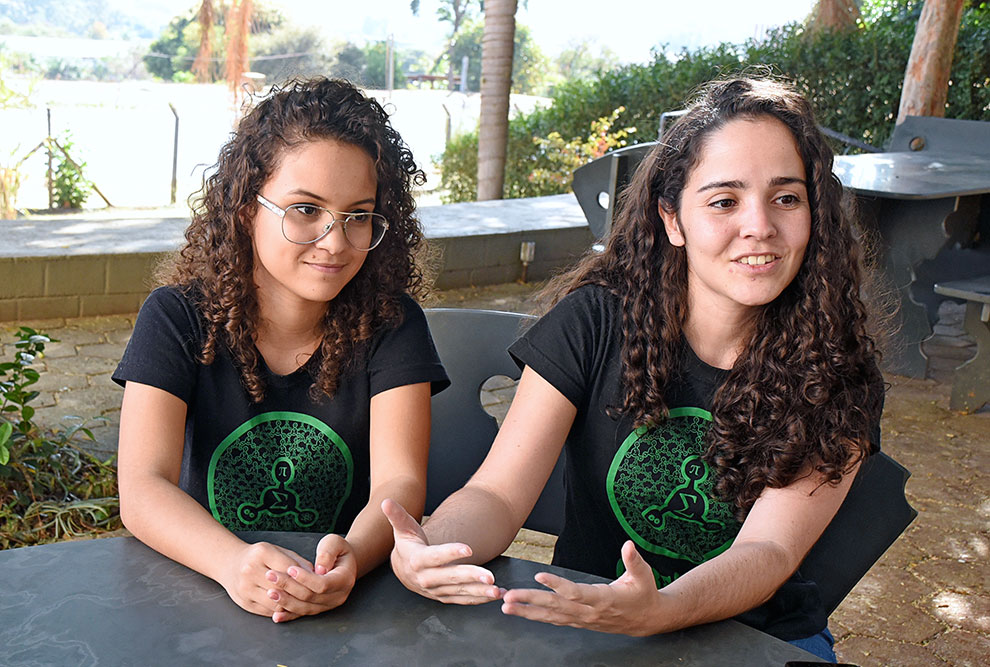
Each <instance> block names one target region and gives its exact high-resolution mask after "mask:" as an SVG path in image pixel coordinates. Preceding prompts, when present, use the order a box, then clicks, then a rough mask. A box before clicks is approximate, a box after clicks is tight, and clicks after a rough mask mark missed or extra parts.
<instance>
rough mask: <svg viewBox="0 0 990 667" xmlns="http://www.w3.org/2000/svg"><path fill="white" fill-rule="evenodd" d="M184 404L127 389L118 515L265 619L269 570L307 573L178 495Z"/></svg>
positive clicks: (301, 562) (150, 390)
mask: <svg viewBox="0 0 990 667" xmlns="http://www.w3.org/2000/svg"><path fill="white" fill-rule="evenodd" d="M185 419H186V404H185V402H183V401H182V400H181V399H179V398H177V397H176V396H173V395H172V394H169V393H168V392H166V391H163V390H161V389H158V388H155V387H151V386H148V385H144V384H140V383H137V382H128V383H127V385H126V387H125V388H124V399H123V405H122V407H121V415H120V444H119V451H118V463H117V475H118V481H119V486H120V514H121V518H122V520H123V522H124V525H126V526H127V528H128V530H130V531H131V532H132V533H133V534H134V535H135V536H136V537H137V538H138V539H140V540H141V541H142V542H144V543H145V544H147V545H148V546H150V547H151V548H152V549H154V550H156V551H158V552H159V553H161V554H163V555H165V556H168V557H169V558H171V559H172V560H175V561H178V562H179V563H182V564H183V565H185V566H187V567H189V568H192V569H193V570H196V571H197V572H199V573H201V574H203V575H205V576H207V577H210V578H211V579H213V580H214V581H216V582H218V583H220V584H221V585H222V586H223V587H224V588H225V589H226V590H227V593H228V595H230V597H231V599H233V600H234V602H236V603H237V604H238V605H240V606H241V607H243V608H244V609H246V610H248V611H251V612H253V613H256V614H262V615H266V616H268V615H271V614H273V613H274V612H275V610H276V607H277V605H276V603H275V602H274V601H272V600H271V599H270V598H269V596H268V582H267V580H266V574H267V572H268V570H270V569H280V570H285V569H287V568H290V567H292V566H298V567H303V568H312V565H311V564H309V563H308V562H307V561H306V560H305V559H303V558H301V557H300V556H298V555H297V554H294V553H293V552H291V551H289V550H287V549H281V548H280V547H276V546H274V545H269V544H258V545H248V544H246V543H245V542H243V541H242V540H241V539H240V538H238V537H237V536H236V535H234V534H233V533H231V532H230V531H229V530H227V529H226V528H224V527H223V526H222V525H221V524H220V523H219V522H217V521H216V520H215V519H214V518H213V517H212V516H211V515H210V514H209V512H207V511H206V509H205V508H203V506H202V505H200V504H199V503H198V502H196V500H194V499H193V498H192V497H191V496H189V495H188V494H187V493H185V492H184V491H182V490H181V489H180V488H179V487H178V483H179V470H180V467H181V464H182V448H183V433H184V431H185Z"/></svg>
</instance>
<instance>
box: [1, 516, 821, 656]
mask: <svg viewBox="0 0 990 667" xmlns="http://www.w3.org/2000/svg"><path fill="white" fill-rule="evenodd" d="M276 536H277V538H276ZM252 537H253V538H254V539H258V538H267V539H270V540H272V541H277V542H279V543H281V544H283V545H284V546H286V547H288V548H292V549H294V550H296V551H298V552H299V553H301V554H303V555H305V556H307V557H310V556H311V554H312V553H313V552H314V550H315V547H316V542H317V540H318V539H319V537H320V536H319V535H307V534H301V533H277V534H254V535H253V536H252ZM273 538H275V539H273ZM489 566H490V567H491V569H492V570H493V572H494V573H495V577H496V581H497V582H498V583H499V584H500V585H501V586H503V587H506V588H512V587H520V586H534V585H535V582H533V579H532V577H533V575H534V574H535V573H536V572H539V571H553V572H557V573H560V574H563V575H564V576H568V575H570V576H571V577H573V578H576V579H577V580H579V581H586V582H591V581H602V580H600V579H596V578H595V577H591V576H588V575H581V574H578V573H574V572H569V571H567V570H562V569H561V568H554V567H550V566H546V565H540V564H537V563H531V562H528V561H523V560H516V559H511V558H497V559H496V560H494V561H492V563H491V564H490V565H489ZM0 572H2V577H3V583H2V584H0V663H3V664H5V665H97V664H101V665H148V664H175V665H179V664H181V665H192V664H204V663H209V664H224V665H273V666H274V665H287V666H289V667H297V666H302V665H337V664H341V665H540V666H541V667H545V666H549V665H588V664H594V665H623V666H626V665H640V664H642V665H647V664H649V665H656V664H677V665H716V664H739V665H784V664H786V662H787V661H788V660H798V661H800V660H814V658H813V656H811V655H810V654H808V653H805V652H804V651H802V650H800V649H797V648H795V647H793V646H791V645H790V644H787V643H785V642H782V641H779V640H777V639H775V638H773V637H770V636H768V635H765V634H763V633H761V632H758V631H756V630H753V629H752V628H749V627H747V626H745V625H742V624H740V623H737V622H735V621H723V622H721V623H714V624H711V625H706V626H700V627H696V628H690V629H688V630H683V631H680V632H675V633H671V634H667V635H661V636H655V637H649V638H645V639H637V638H631V637H623V636H616V635H608V634H604V633H598V632H591V631H587V630H578V629H574V628H559V627H555V626H550V625H545V624H542V623H535V622H532V621H527V620H525V619H521V618H516V617H510V616H506V615H504V614H502V613H501V611H500V606H499V605H498V604H497V603H495V604H487V605H482V606H477V607H461V606H456V605H443V604H440V603H438V602H434V601H431V600H427V599H425V598H422V597H420V596H418V595H415V594H413V593H411V592H409V591H407V590H406V589H405V588H403V587H402V585H401V584H400V583H399V582H398V580H397V579H396V578H395V577H394V576H393V575H392V573H391V572H390V571H389V570H388V569H387V567H383V568H379V569H378V570H376V571H375V572H372V573H371V574H369V575H368V576H366V577H365V578H364V579H362V580H361V581H359V582H358V585H357V587H356V588H355V590H354V592H353V594H352V595H351V597H350V599H349V600H348V601H347V603H346V604H344V605H343V606H342V607H340V608H338V609H335V610H332V611H330V612H327V613H325V614H322V615H320V616H309V617H305V618H302V619H299V620H296V621H292V622H289V623H284V624H275V623H272V621H271V619H269V618H265V617H261V616H256V615H253V614H249V613H247V612H245V611H242V610H241V609H240V608H239V607H237V606H236V605H235V604H234V603H233V602H231V601H230V599H229V598H228V597H227V595H226V593H225V592H224V590H223V589H222V588H221V587H220V586H219V585H218V584H216V583H214V582H213V581H210V580H209V579H207V578H205V577H203V576H201V575H199V574H197V573H195V572H193V571H191V570H189V569H188V568H186V567H183V566H182V565H178V564H176V563H174V562H172V561H170V560H168V559H167V558H165V557H164V556H161V555H159V554H157V553H155V552H154V551H152V550H151V549H149V548H148V547H146V546H144V545H143V544H141V543H140V542H138V541H137V540H136V539H134V538H129V537H119V538H108V539H100V540H89V541H81V542H62V543H58V544H51V545H46V546H38V547H27V548H22V549H12V550H8V551H0Z"/></svg>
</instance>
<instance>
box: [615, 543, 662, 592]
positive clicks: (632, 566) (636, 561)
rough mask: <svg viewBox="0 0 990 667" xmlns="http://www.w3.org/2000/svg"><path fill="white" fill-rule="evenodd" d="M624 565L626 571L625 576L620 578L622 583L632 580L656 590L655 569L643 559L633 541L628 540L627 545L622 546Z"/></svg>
mask: <svg viewBox="0 0 990 667" xmlns="http://www.w3.org/2000/svg"><path fill="white" fill-rule="evenodd" d="M622 564H623V565H625V568H626V571H625V572H624V573H623V576H621V577H619V580H620V581H624V580H627V579H631V580H632V581H633V582H635V583H638V584H640V585H643V586H648V587H649V588H656V585H657V584H656V578H655V577H654V576H653V568H652V567H650V564H649V563H647V562H646V560H644V559H643V556H642V555H641V554H640V553H639V550H638V549H636V545H635V544H633V542H632V540H626V542H625V544H623V545H622ZM626 575H628V577H627V576H626Z"/></svg>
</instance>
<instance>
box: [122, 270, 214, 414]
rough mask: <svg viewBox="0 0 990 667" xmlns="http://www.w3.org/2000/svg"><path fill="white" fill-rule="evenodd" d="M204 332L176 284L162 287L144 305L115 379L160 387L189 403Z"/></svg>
mask: <svg viewBox="0 0 990 667" xmlns="http://www.w3.org/2000/svg"><path fill="white" fill-rule="evenodd" d="M201 331H202V329H201V327H200V323H199V318H198V315H197V313H196V309H195V307H194V306H193V305H192V303H191V302H190V301H189V300H188V299H187V298H186V297H185V296H184V295H183V294H182V293H181V292H180V291H179V290H178V289H176V288H174V287H159V288H158V289H156V290H155V291H154V292H152V293H151V295H150V296H148V298H147V300H145V302H144V305H142V306H141V311H140V312H139V313H138V317H137V322H135V324H134V332H133V333H132V334H131V338H130V341H128V343H127V348H126V349H125V350H124V356H123V357H122V358H121V360H120V363H119V364H117V369H116V370H115V371H114V373H113V375H112V378H113V381H114V382H116V383H117V384H119V385H121V386H124V385H125V384H126V383H127V382H139V383H141V384H146V385H150V386H152V387H157V388H159V389H162V390H164V391H167V392H168V393H170V394H172V395H174V396H177V397H178V398H181V399H182V400H183V401H185V402H186V403H187V404H188V403H189V402H190V401H191V400H192V396H193V392H194V389H195V386H196V375H197V370H198V365H199V364H198V361H197V357H198V355H199V350H200V347H201V346H202V342H201V341H202V334H201Z"/></svg>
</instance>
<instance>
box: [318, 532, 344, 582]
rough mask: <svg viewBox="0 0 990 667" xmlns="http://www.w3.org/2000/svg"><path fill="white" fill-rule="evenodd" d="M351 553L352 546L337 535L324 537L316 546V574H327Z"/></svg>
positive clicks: (332, 534)
mask: <svg viewBox="0 0 990 667" xmlns="http://www.w3.org/2000/svg"><path fill="white" fill-rule="evenodd" d="M350 552H351V549H350V545H349V544H348V543H347V540H345V539H344V538H343V537H341V536H340V535H337V534H335V533H330V534H328V535H324V536H323V537H322V538H321V539H320V542H319V544H317V545H316V561H315V567H314V572H316V574H326V573H327V572H328V571H330V570H332V569H333V568H334V567H335V566H336V565H337V562H338V560H339V559H341V558H344V557H346V556H347V555H349V554H350Z"/></svg>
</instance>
